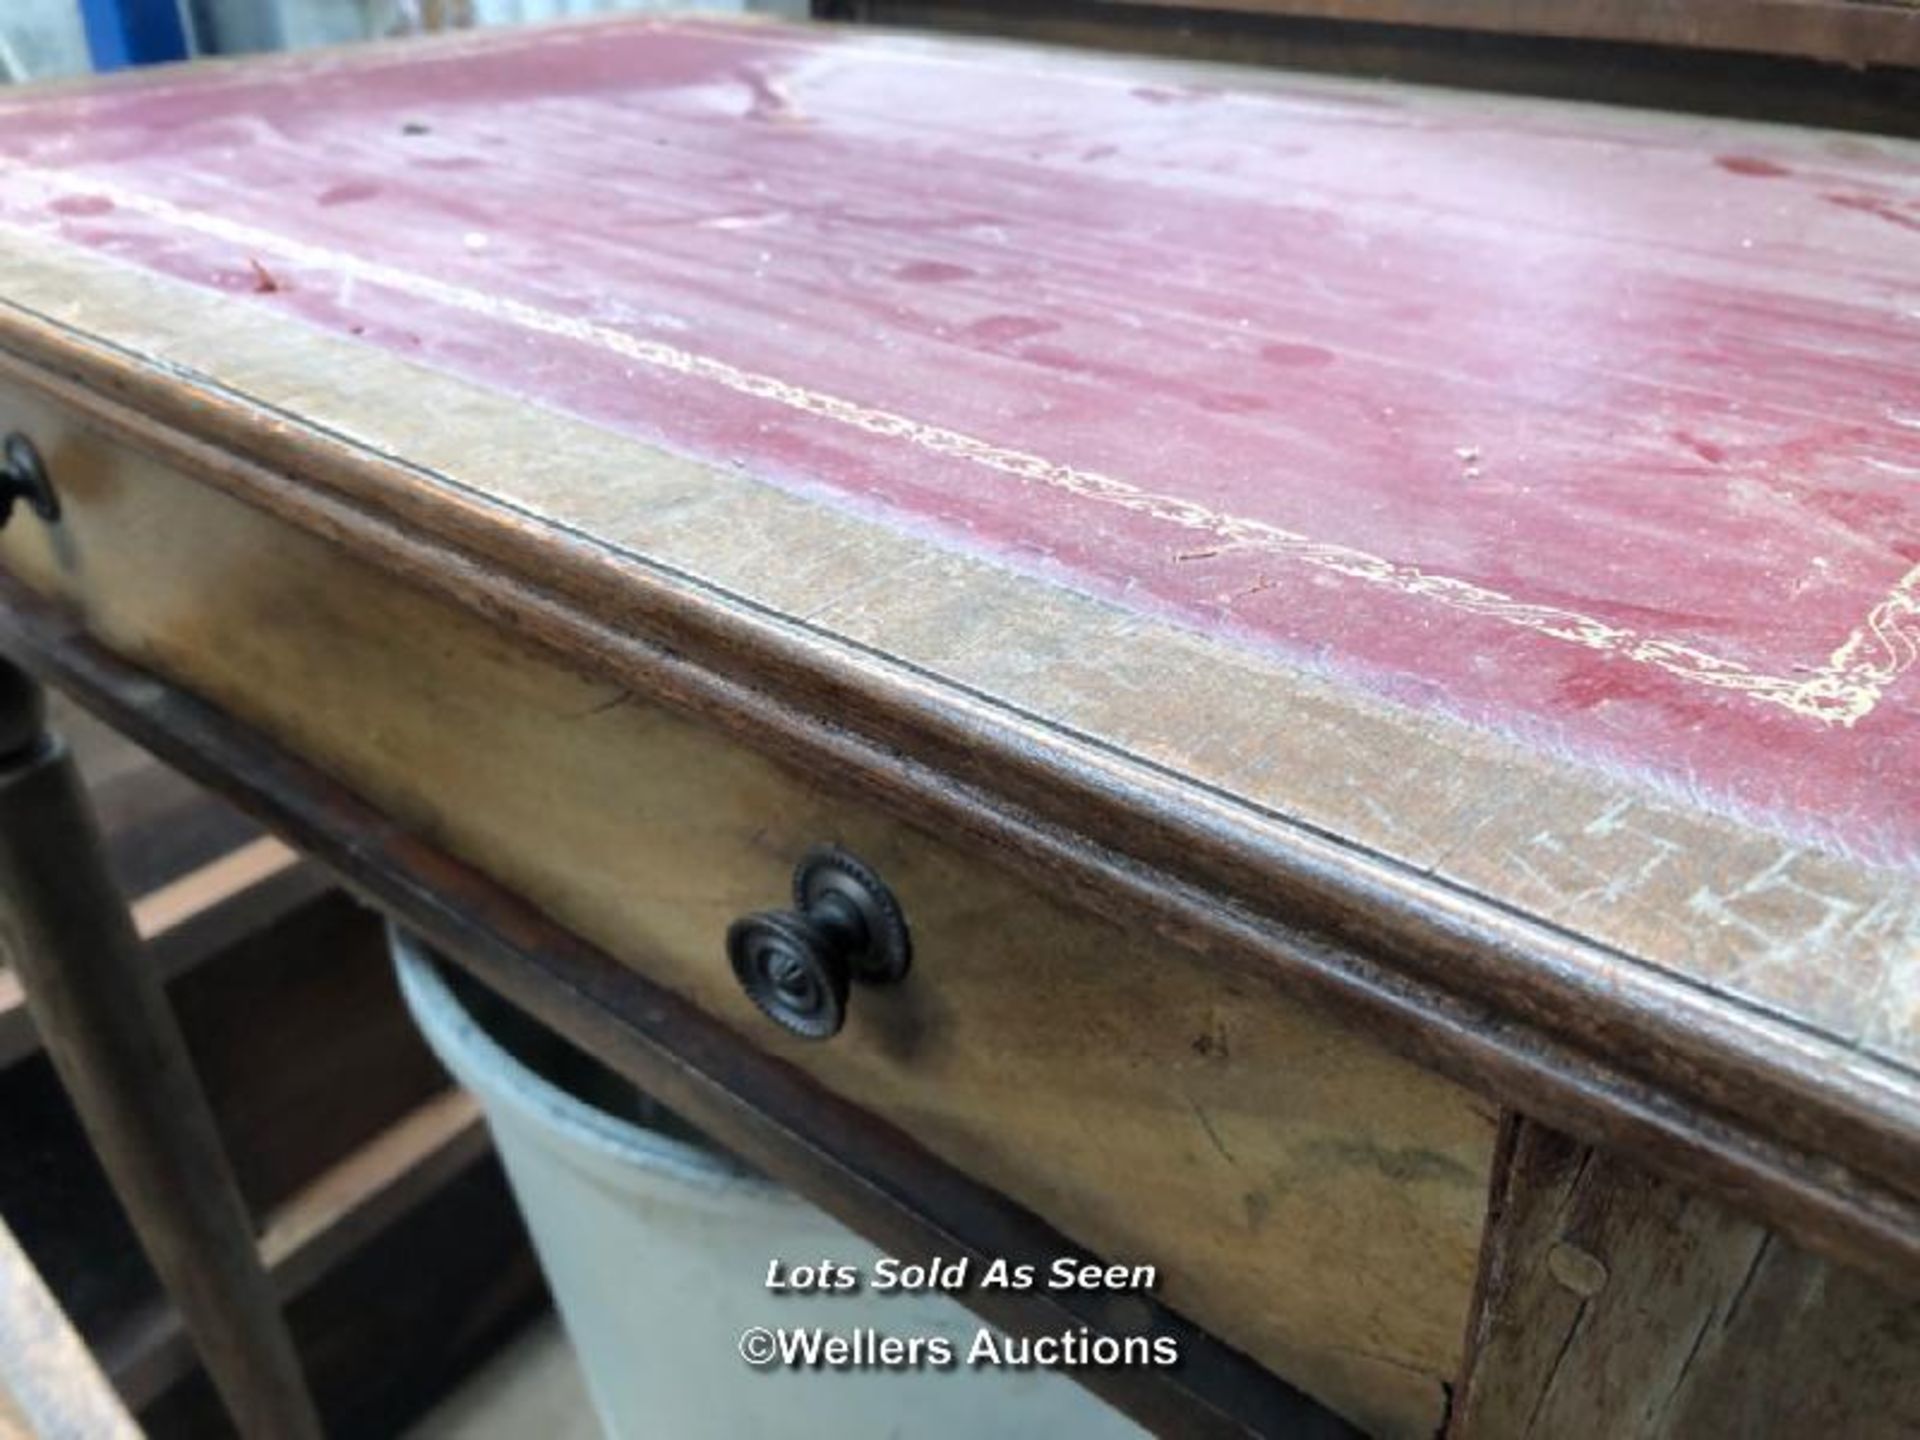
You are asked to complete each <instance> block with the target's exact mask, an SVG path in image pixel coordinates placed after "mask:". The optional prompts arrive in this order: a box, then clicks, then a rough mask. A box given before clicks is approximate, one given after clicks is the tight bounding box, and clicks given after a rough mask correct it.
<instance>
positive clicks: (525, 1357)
mask: <svg viewBox="0 0 1920 1440" xmlns="http://www.w3.org/2000/svg"><path fill="white" fill-rule="evenodd" d="M528 1436H538V1437H539V1440H602V1436H601V1433H600V1426H599V1424H598V1423H597V1422H596V1421H595V1420H594V1418H593V1407H592V1406H591V1405H590V1404H589V1403H588V1401H587V1385H586V1381H585V1380H584V1379H582V1378H581V1375H580V1366H579V1364H578V1363H577V1362H576V1361H575V1360H574V1358H573V1347H572V1346H571V1345H569V1344H568V1343H567V1337H566V1334H565V1333H564V1332H563V1331H562V1330H561V1329H560V1321H559V1319H558V1318H557V1317H555V1316H554V1315H552V1314H549V1315H547V1316H546V1318H545V1319H543V1320H540V1321H538V1322H536V1323H535V1324H533V1325H530V1326H528V1327H527V1328H526V1329H525V1330H523V1331H522V1332H521V1333H520V1334H519V1335H518V1336H516V1337H515V1338H514V1340H513V1341H512V1342H511V1343H510V1344H508V1345H507V1346H506V1347H505V1348H504V1349H502V1350H501V1351H500V1352H499V1353H498V1354H496V1355H495V1356H494V1357H493V1358H492V1359H491V1360H489V1361H488V1362H487V1363H486V1364H485V1365H483V1366H481V1367H480V1369H478V1370H476V1371H475V1372H474V1373H473V1374H471V1375H469V1376H468V1377H467V1379H466V1381H465V1382H464V1383H463V1384H462V1385H461V1386H460V1388H459V1389H458V1390H456V1391H454V1392H453V1394H451V1395H449V1396H448V1397H447V1398H446V1399H445V1400H442V1401H441V1402H440V1404H439V1405H437V1406H436V1407H435V1408H434V1409H433V1410H432V1411H431V1412H430V1413H429V1414H428V1415H427V1416H426V1418H425V1419H423V1420H422V1421H421V1422H420V1423H419V1424H418V1425H415V1426H414V1427H413V1429H411V1430H409V1431H408V1432H407V1436H406V1440H527V1437H528Z"/></svg>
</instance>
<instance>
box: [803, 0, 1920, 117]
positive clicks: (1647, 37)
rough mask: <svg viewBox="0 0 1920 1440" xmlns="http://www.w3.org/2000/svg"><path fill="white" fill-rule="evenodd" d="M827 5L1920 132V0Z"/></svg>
mask: <svg viewBox="0 0 1920 1440" xmlns="http://www.w3.org/2000/svg"><path fill="white" fill-rule="evenodd" d="M815 13H816V14H818V15H821V16H822V17H823V18H830V19H838V20H847V21H856V22H860V23H863V24H872V25H882V26H889V27H900V28H906V29H916V30H921V29H924V30H948V31H954V32H958V33H961V34H971V35H1001V36H1007V37H1009V38H1014V39H1025V40H1038V41H1046V42H1049V43H1053V44H1061V45H1074V46H1088V47H1100V48H1105V49H1117V50H1130V51H1137V52H1141V53H1144V54H1149V55H1157V56H1180V57H1184V58H1187V59H1193V60H1220V61H1230V62H1233V63H1235V64H1243V65H1279V66H1286V67H1288V68H1290V69H1295V70H1303V71H1324V72H1327V73H1330V74H1344V75H1363V76H1372V77H1378V78H1382V79H1391V80H1407V81H1414V82H1418V83H1421V84H1431V85H1451V86H1459V87H1462V88H1467V89H1473V90H1481V91H1507V92H1512V93H1515V94H1527V95H1550V96H1560V97H1565V98H1570V99H1582V100H1598V101H1605V102H1608V103H1612V104H1620V105H1645V106H1651V107H1655V108H1659V109H1666V110H1677V111H1692V112H1699V113H1706V114H1719V115H1739V116H1746V117H1750V118H1753V119H1756V120H1775V121H1787V122H1791V123H1797V124H1804V125H1826V126H1835V127H1843V128H1846V129H1853V130H1865V131H1874V132H1879V133H1883V134H1889V135H1916V134H1920V6H1916V5H1913V4H1911V3H1908V0H1885V3H1876V0H1686V3H1662V0H1603V3H1593V0H1587V3H1580V0H1566V3H1562V0H1522V3H1517V4H1516V3H1511V0H1216V3H1213V4H1179V3H1174V0H820V3H817V4H816V6H815Z"/></svg>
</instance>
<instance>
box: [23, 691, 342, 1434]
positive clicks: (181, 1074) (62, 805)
mask: <svg viewBox="0 0 1920 1440" xmlns="http://www.w3.org/2000/svg"><path fill="white" fill-rule="evenodd" d="M44 721H45V712H44V702H43V698H42V696H41V693H40V689H39V686H38V685H37V684H36V683H35V682H34V681H33V680H32V679H31V678H30V677H28V676H27V675H26V674H25V672H23V671H21V670H20V669H18V668H17V667H15V666H14V665H12V664H11V663H8V662H6V661H0V951H4V953H5V956H6V958H7V959H8V961H10V962H11V963H12V965H13V966H14V968H15V969H16V970H17V971H18V973H19V975H20V979H21V981H22V983H23V984H24V986H25V989H26V998H27V1007H28V1009H29V1011H30V1012H31V1013H32V1015H33V1019H34V1022H35V1024H36V1025H37V1026H38V1027H39V1030H40V1034H41V1037H42V1039H43V1040H44V1042H45V1044H46V1047H47V1053H48V1055H49V1056H50V1057H51V1058H52V1060H53V1064H54V1068H55V1069H56V1070H57V1071H58V1072H59V1075H60V1078H61V1080H62V1081H63V1082H64V1083H65V1085H66V1088H67V1092H68V1094H69V1095H71V1096H72V1097H73V1102H74V1106H75V1108H76V1109H77V1110H78V1111H79V1112H80V1119H81V1121H82V1123H83V1124H84V1125H85V1126H86V1130H87V1134H88V1136H89V1138H90V1139H91V1140H92V1141H93V1144H94V1147H95V1149H96V1150H97V1151H98V1152H99V1155H100V1160H101V1163H102V1165H103V1166H104V1167H105V1169H106V1172H107V1177H108V1178H109V1179H110V1180H111V1181H112V1182H113V1187H114V1190H115V1192H116V1193H117V1194H118V1195H119V1196H120V1200H121V1202H122V1204H124V1205H125V1206H126V1210H127V1215H128V1218H130V1219H131V1220H132V1222H133V1226H134V1229H135V1230H136V1231H137V1232H138V1234H139V1236H140V1240H141V1243H142V1245H144V1246H145V1248H146V1251H147V1255H148V1257H149V1258H150V1259H151V1260H152V1261H153V1266H154V1269H155V1270H156V1271H158V1272H159V1275H160V1279H161V1280H162V1282H163V1283H164V1284H165V1285H166V1287H167V1290H168V1292H169V1293H170V1294H171V1295H172V1296H173V1300H174V1303H175V1304H176V1305H178V1306H179V1307H180V1314H181V1318H182V1319H183V1320H184V1321H185V1322H186V1326H187V1329H188V1331H189V1332H190V1333H191V1334H192V1336H193V1338H194V1340H195V1342H196V1343H197V1345H198V1347H199V1350H200V1355H201V1358H202V1359H203V1361H204V1362H205V1364H206V1367H207V1371H208V1373H209V1374H210V1375H211V1376H212V1378H213V1382H214V1384H215V1385H216V1386H217V1387H218V1389H219V1391H220V1394H221V1397H222V1398H223V1399H224V1400H225V1401H226V1404H227V1408H228V1410H229V1411H230V1412H231V1413H232V1415H233V1418H234V1420H235V1422H236V1423H237V1424H238V1426H239V1428H240V1432H241V1434H242V1435H243V1436H245V1437H247V1440H268V1437H271V1440H318V1437H319V1435H320V1433H321V1431H320V1422H319V1419H318V1416H317V1414H316V1412H315V1410H314V1407H313V1400H312V1397H311V1396H310V1395H309V1394H308V1392H307V1387H306V1381H305V1379H304V1378H303V1377H302V1375H301V1373H300V1365H299V1362H298V1360H297V1359H296V1358H295V1356H294V1350H293V1341H292V1339H291V1337H290V1336H289V1335H288V1333H287V1327H286V1322H285V1320H284V1318H283V1317H282V1315H281V1314H280V1308H279V1303H278V1301H277V1299H276V1298H275V1296H274V1292H273V1288H272V1285H271V1282H270V1281H269V1280H268V1279H267V1274H266V1271H265V1270H264V1269H263V1268H262V1266H261V1263H260V1256H259V1251H258V1249H257V1247H256V1244H255V1241H254V1236H253V1227H252V1222H251V1220H250V1219H249V1217H248V1215H247V1210H246V1205H245V1203H244V1202H243V1201H242V1200H241V1198H240V1190H239V1186H238V1185H237V1184H236V1183H235V1181H234V1177H233V1171H232V1169H231V1167H230V1166H229V1164H228V1162H227V1157H226V1152H225V1151H224V1150H223V1149H222V1147H221V1142H220V1137H219V1134H218V1132H217V1131H216V1130H215V1128H214V1121H213V1112H212V1111H211V1110H210V1109H209V1108H208V1105H207V1100H206V1097H205V1096H204V1095H203V1094H202V1093H201V1091H200V1086H199V1082H198V1081H197V1080H196V1078H195V1077H194V1074H193V1069H192V1065H191V1063H190V1061H189V1060H188V1058H187V1050H186V1043H185V1041H184V1040H183V1039H182V1038H181V1035H180V1028H179V1026H178V1024H177V1023H176V1022H175V1020H174V1016H173V1011H172V1010H171V1008H169V1006H168V1003H167V999H166V996H165V994H164V993H163V992H162V991H161V989H160V984H159V980H158V978H157V977H156V976H155V974H154V973H153V970H152V968H151V967H150V966H149V965H148V964H147V963H146V955H145V953H144V951H143V950H142V948H141V945H140V941H139V937H138V936H137V935H136V934H135V932H134V929H133V922H132V920H131V918H130V917H129V915H128V913H127V908H126V904H125V902H124V901H123V900H122V898H121V897H120V895H119V893H118V891H117V889H116V888H115V886H114V883H113V880H112V878H111V877H110V876H109V875H108V874H107V871H106V867H105V862H104V857H103V851H102V847H101V842H100V834H99V830H98V827H97V826H96V825H95V823H94V819H93V814H92V812H91V810H90V809H89V808H88V805H87V800H86V796H85V793H84V792H83V791H82V789H81V786H80V780H79V776H78V774H77V772H76V771H75V768H74V765H73V762H72V760H71V759H70V758H69V757H68V755H67V752H66V747H65V746H64V745H62V744H61V743H60V741H59V739H58V738H57V737H55V736H53V735H51V734H49V733H48V732H47V730H46V729H45V723H44Z"/></svg>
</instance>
